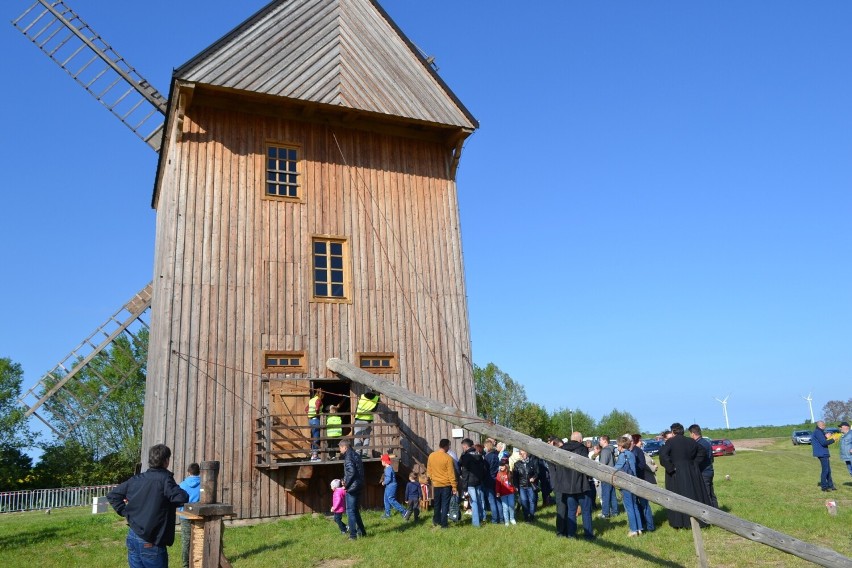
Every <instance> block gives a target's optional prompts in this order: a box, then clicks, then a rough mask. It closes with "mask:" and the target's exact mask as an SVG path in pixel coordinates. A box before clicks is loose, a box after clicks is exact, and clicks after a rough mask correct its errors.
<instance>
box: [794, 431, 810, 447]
mask: <svg viewBox="0 0 852 568" xmlns="http://www.w3.org/2000/svg"><path fill="white" fill-rule="evenodd" d="M792 438H793V445H794V446H798V445H799V444H810V443H811V431H810V430H793V436H792Z"/></svg>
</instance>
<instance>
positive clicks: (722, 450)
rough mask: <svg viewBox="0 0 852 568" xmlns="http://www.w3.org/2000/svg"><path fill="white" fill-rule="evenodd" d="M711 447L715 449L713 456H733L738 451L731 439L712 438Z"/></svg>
mask: <svg viewBox="0 0 852 568" xmlns="http://www.w3.org/2000/svg"><path fill="white" fill-rule="evenodd" d="M710 447H711V448H712V449H713V456H714V457H715V456H732V455H734V454H735V453H737V450H736V449H735V448H734V443H733V442H731V441H730V440H711V441H710Z"/></svg>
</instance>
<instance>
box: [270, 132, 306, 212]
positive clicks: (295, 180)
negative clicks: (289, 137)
mask: <svg viewBox="0 0 852 568" xmlns="http://www.w3.org/2000/svg"><path fill="white" fill-rule="evenodd" d="M299 187H300V184H299V151H298V149H297V148H294V147H292V146H272V145H270V146H268V147H267V149H266V196H267V197H286V198H292V199H298V198H299Z"/></svg>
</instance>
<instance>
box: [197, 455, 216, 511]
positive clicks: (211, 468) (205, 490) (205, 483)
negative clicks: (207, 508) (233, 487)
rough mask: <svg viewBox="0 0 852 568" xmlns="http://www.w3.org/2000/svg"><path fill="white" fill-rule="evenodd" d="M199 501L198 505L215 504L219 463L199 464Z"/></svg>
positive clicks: (207, 462)
mask: <svg viewBox="0 0 852 568" xmlns="http://www.w3.org/2000/svg"><path fill="white" fill-rule="evenodd" d="M200 468H201V500H200V501H199V502H200V503H215V502H216V491H217V490H218V486H219V462H217V461H206V462H201V465H200Z"/></svg>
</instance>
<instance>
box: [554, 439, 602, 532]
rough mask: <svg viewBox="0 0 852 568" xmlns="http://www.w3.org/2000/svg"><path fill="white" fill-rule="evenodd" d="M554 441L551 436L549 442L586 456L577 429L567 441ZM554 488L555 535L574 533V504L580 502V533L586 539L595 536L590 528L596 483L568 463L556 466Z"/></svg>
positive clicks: (575, 506) (575, 505) (575, 519)
mask: <svg viewBox="0 0 852 568" xmlns="http://www.w3.org/2000/svg"><path fill="white" fill-rule="evenodd" d="M557 442H559V440H558V439H556V438H554V439H553V440H552V441H551V445H554V446H557V447H561V448H562V449H563V450H567V451H569V452H572V453H575V454H577V455H579V456H582V457H584V458H588V457H589V450H588V448H586V446H585V445H584V444H583V435H582V434H581V433H580V432H574V433H573V434H571V439H570V440H569V441H568V443H566V444H561V443H559V444H558V445H557ZM553 490H554V492H556V493H557V501H556V536H565V537H568V538H576V537H577V507H578V506H579V507H580V511H581V513H582V515H583V536H584V537H585V538H586V539H593V538H595V534H594V532H593V530H592V503H593V500H594V497H593V495H594V492H595V485H594V482H593V481H592V480H591V478H590V477H589V476H588V475H586V474H585V473H582V472H579V471H576V470H573V469H569V468H567V467H556V468H554V471H553Z"/></svg>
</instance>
